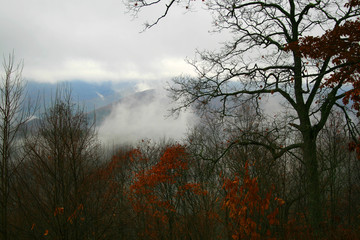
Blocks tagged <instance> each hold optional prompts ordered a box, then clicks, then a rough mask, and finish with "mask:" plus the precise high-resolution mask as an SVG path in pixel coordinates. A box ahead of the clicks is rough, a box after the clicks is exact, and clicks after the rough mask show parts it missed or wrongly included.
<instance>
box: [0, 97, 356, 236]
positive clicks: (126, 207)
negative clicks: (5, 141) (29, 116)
mask: <svg viewBox="0 0 360 240" xmlns="http://www.w3.org/2000/svg"><path fill="white" fill-rule="evenodd" d="M59 93H60V92H59ZM266 124H267V123H264V122H263V121H262V118H260V117H259V115H258V114H257V113H256V112H255V111H254V110H253V109H252V108H251V107H250V106H244V108H243V109H242V114H241V116H240V117H239V118H237V119H236V121H231V122H230V121H224V119H219V118H217V117H216V116H214V115H212V116H210V115H207V116H203V117H202V121H201V123H200V124H198V125H197V126H196V127H194V128H193V129H192V130H191V131H189V133H188V135H187V137H186V139H184V140H183V141H182V142H181V143H179V142H173V141H170V140H169V141H165V140H164V141H158V142H153V141H150V140H143V141H140V142H139V143H138V144H137V145H136V146H131V145H127V146H118V147H114V149H112V150H105V149H104V148H103V147H102V146H101V144H100V142H99V141H98V140H97V136H96V131H95V128H94V124H93V121H92V120H89V119H88V117H87V115H86V114H85V113H84V111H83V110H82V109H81V108H80V107H79V106H77V105H76V104H74V103H73V102H72V98H71V95H70V94H67V92H66V91H65V92H63V93H62V94H58V95H57V97H56V99H55V100H54V101H53V103H52V106H51V107H50V108H49V109H47V110H46V111H45V112H44V114H43V115H42V116H41V117H40V118H39V119H37V121H36V124H33V126H32V127H31V129H29V128H27V130H26V132H25V133H24V132H23V133H22V134H20V136H21V138H20V140H18V141H16V144H15V145H16V146H17V148H16V149H11V150H12V151H14V152H12V154H11V156H12V157H11V161H10V162H9V165H8V172H10V173H11V174H9V175H8V179H7V184H8V185H7V191H8V192H7V193H8V194H7V195H6V196H7V198H6V199H5V200H6V202H4V200H3V202H2V207H3V206H5V204H4V203H6V207H7V211H8V214H7V215H6V218H2V221H6V238H2V239H312V238H315V236H314V235H313V231H312V229H311V227H310V225H309V222H308V210H307V208H306V206H307V204H306V202H307V201H308V195H307V192H306V188H305V186H304V183H305V182H306V180H305V169H304V164H303V163H302V160H301V159H302V158H301V154H302V152H301V150H297V151H291V152H289V153H287V154H284V155H282V156H281V157H280V158H274V156H273V154H272V153H271V152H270V151H268V150H266V149H264V148H263V147H262V146H260V145H258V146H252V145H244V144H241V143H242V141H241V138H242V137H245V136H244V135H246V140H247V141H249V139H250V138H249V136H250V135H252V136H253V137H254V138H256V139H259V136H267V138H266V139H272V137H271V136H272V132H269V130H268V128H267V127H266ZM344 124H345V122H344V120H342V118H341V115H340V114H337V113H335V112H334V113H333V114H332V115H331V117H330V118H329V121H328V123H327V124H326V126H325V128H324V129H323V130H322V132H321V134H320V137H319V140H318V141H319V143H318V150H317V151H318V153H319V156H320V160H319V163H320V169H321V178H320V179H321V187H322V188H321V193H322V195H321V196H320V197H321V202H322V209H321V211H322V212H323V214H324V215H325V216H326V221H325V222H323V223H322V235H321V238H323V239H356V238H359V236H360V235H359V226H360V219H359V214H360V209H359V202H358V199H360V191H359V190H360V189H359V182H360V181H359V180H360V174H359V173H360V171H359V170H360V164H359V160H358V159H356V156H355V154H354V153H351V152H350V151H348V142H349V137H348V136H347V135H346V133H345V132H344ZM282 131H283V132H282V134H276V135H275V134H274V136H282V137H281V138H280V137H278V138H273V139H272V141H273V144H276V145H278V146H280V147H283V148H286V146H287V144H288V143H289V142H292V141H295V140H296V138H297V137H298V136H296V135H294V134H292V133H289V132H286V131H285V130H282ZM264 139H265V138H264ZM15 145H14V146H15ZM3 159H4V158H3ZM1 193H2V194H3V189H2V192H1ZM2 199H4V198H2ZM2 223H3V224H4V222H2ZM2 233H4V231H3V232H2ZM317 234H318V233H317ZM3 236H4V235H3ZM318 237H319V236H318V235H317V236H316V238H318Z"/></svg>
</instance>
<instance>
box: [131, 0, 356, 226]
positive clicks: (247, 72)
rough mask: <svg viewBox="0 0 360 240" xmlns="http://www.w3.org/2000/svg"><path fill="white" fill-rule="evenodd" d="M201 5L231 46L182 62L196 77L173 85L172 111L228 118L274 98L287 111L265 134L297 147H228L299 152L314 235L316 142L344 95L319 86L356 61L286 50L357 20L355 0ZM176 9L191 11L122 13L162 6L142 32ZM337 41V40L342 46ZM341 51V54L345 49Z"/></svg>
mask: <svg viewBox="0 0 360 240" xmlns="http://www.w3.org/2000/svg"><path fill="white" fill-rule="evenodd" d="M206 2H207V3H206V4H207V6H208V8H209V10H210V11H212V13H213V16H214V27H215V30H217V31H219V32H230V33H231V34H232V40H229V41H228V42H226V43H224V45H223V48H222V49H221V50H220V51H219V52H214V51H203V52H198V56H199V57H198V59H195V60H193V61H190V64H191V65H193V67H194V69H195V70H196V72H197V73H198V76H197V77H195V78H194V77H184V76H182V77H178V78H175V79H174V81H173V84H171V86H170V92H171V93H172V96H173V99H174V100H175V101H177V102H178V103H179V106H178V108H176V109H174V111H175V112H176V111H179V110H181V109H183V108H187V107H189V106H192V105H196V106H197V107H198V108H199V109H200V110H205V111H209V110H211V111H213V112H217V113H219V114H221V115H222V116H223V117H232V116H234V114H235V115H236V114H237V113H236V112H234V111H233V110H234V109H235V110H236V108H237V107H238V106H240V105H241V104H243V103H244V102H249V101H254V102H255V104H256V106H257V110H258V111H259V112H260V111H261V106H262V102H263V100H262V99H263V98H265V97H269V98H271V97H272V96H276V97H277V99H280V100H279V101H280V102H281V103H283V104H284V105H285V106H286V107H287V108H288V111H287V113H288V118H287V121H286V122H283V123H282V124H281V125H277V126H276V128H274V129H272V130H274V131H272V132H273V134H272V136H274V134H276V133H277V132H280V130H281V129H282V128H291V129H292V130H293V131H295V132H298V133H299V135H300V136H301V138H300V140H299V141H298V142H288V143H287V145H286V146H281V145H278V144H276V142H272V141H268V139H266V136H263V137H261V136H259V138H258V140H256V139H249V140H244V139H239V141H234V143H237V144H242V145H245V144H249V145H250V144H252V145H254V144H255V145H258V146H262V147H264V148H265V149H267V150H268V151H269V152H270V153H271V154H272V156H273V158H275V159H277V158H279V157H281V156H282V155H283V154H285V153H287V152H289V151H293V150H296V149H298V148H300V149H301V150H302V159H301V162H302V164H303V166H304V167H305V175H306V194H307V201H306V202H307V208H308V211H309V219H310V224H311V226H312V228H313V229H314V230H315V231H316V232H318V230H320V223H321V222H322V221H323V220H324V218H323V213H322V204H321V197H320V194H321V192H320V185H319V162H318V157H317V141H316V140H317V136H318V134H319V132H320V130H321V129H322V128H323V127H324V125H325V123H326V121H327V119H328V117H329V114H330V112H331V109H333V107H334V106H335V105H336V103H337V101H339V100H341V99H342V98H344V96H345V94H344V91H343V90H341V88H342V87H343V86H344V84H345V82H346V78H342V79H340V80H339V81H334V82H333V83H332V85H330V86H329V85H326V84H325V83H326V82H327V79H329V78H331V77H332V76H333V74H335V73H338V72H340V71H341V70H342V69H343V68H344V67H347V66H356V64H359V62H360V61H359V58H358V57H357V58H356V57H353V56H352V60H351V61H346V60H345V61H342V62H341V64H338V63H335V62H334V61H332V60H333V59H334V58H335V57H336V54H338V53H336V52H335V53H333V54H328V55H326V56H323V57H319V58H317V59H312V58H307V57H306V56H304V55H302V54H301V53H300V52H299V49H298V48H296V47H288V46H290V45H292V46H296V44H297V43H298V42H299V41H300V40H301V38H302V37H304V36H312V35H314V34H319V33H320V34H323V33H325V31H327V30H333V29H335V27H337V26H342V25H343V24H344V23H345V22H347V21H354V20H355V19H356V18H357V17H358V16H359V15H360V10H359V6H358V4H357V3H356V2H355V1H346V0H344V1H338V0H328V1H298V0H269V1H268V0H266V1H265V0H264V1H263V0H260V1H255V0H246V1H243V0H213V1H211V0H210V1H206ZM176 4H180V5H181V4H185V5H186V6H187V8H189V7H191V2H190V1H187V0H184V1H175V0H169V1H158V0H149V1H148V0H140V1H136V2H135V3H134V2H132V1H129V8H130V9H131V10H133V11H134V12H135V13H136V14H137V13H138V12H139V10H140V9H141V8H144V7H156V6H157V7H163V9H164V12H163V15H161V16H160V17H159V18H158V19H156V20H155V21H154V22H152V23H150V24H148V25H146V27H147V28H150V27H153V26H154V25H156V24H157V23H158V22H159V20H161V19H163V18H164V17H165V16H166V15H167V14H168V13H169V10H170V8H172V7H173V6H175V5H176ZM338 37H339V39H337V42H341V43H345V42H346V41H348V40H349V38H347V37H343V38H340V36H338ZM335 47H337V46H335ZM342 51H345V52H346V49H343V50H342ZM352 55H354V54H352ZM351 69H353V68H351ZM350 75H351V74H350ZM209 105H210V106H211V107H210V108H209ZM234 145H235V144H231V146H234Z"/></svg>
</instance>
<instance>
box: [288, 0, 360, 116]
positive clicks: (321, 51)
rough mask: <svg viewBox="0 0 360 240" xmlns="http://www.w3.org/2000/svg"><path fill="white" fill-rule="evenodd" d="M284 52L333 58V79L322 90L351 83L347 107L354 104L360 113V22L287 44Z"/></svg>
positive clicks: (350, 4) (355, 1)
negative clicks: (351, 102)
mask: <svg viewBox="0 0 360 240" xmlns="http://www.w3.org/2000/svg"><path fill="white" fill-rule="evenodd" d="M359 5H360V2H359V1H358V0H351V1H349V2H348V3H347V4H346V5H345V7H356V6H359ZM285 50H292V51H295V52H297V53H298V54H301V55H302V56H303V57H306V58H310V59H318V60H326V59H331V61H332V63H333V65H334V66H335V67H334V69H336V70H334V71H333V72H332V74H331V75H330V77H328V78H327V79H325V82H324V83H323V85H322V86H321V87H330V88H333V87H334V86H336V85H337V84H339V83H340V84H351V85H352V89H350V90H348V91H346V92H345V97H344V98H343V102H344V104H348V103H349V101H350V100H351V101H353V104H352V107H353V108H354V109H355V110H356V111H358V114H359V110H360V19H359V18H358V19H356V20H354V21H346V22H345V23H344V24H343V25H337V26H335V27H334V28H333V29H331V30H328V31H326V32H325V34H324V35H322V36H320V37H313V36H307V37H304V38H301V39H300V40H299V42H292V43H290V44H288V46H287V47H286V48H285Z"/></svg>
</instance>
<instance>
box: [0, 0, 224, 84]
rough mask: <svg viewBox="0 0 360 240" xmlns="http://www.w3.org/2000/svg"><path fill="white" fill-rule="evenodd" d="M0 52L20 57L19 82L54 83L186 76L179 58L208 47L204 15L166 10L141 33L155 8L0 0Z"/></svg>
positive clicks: (111, 2) (198, 10) (93, 0)
mask: <svg viewBox="0 0 360 240" xmlns="http://www.w3.org/2000/svg"><path fill="white" fill-rule="evenodd" d="M0 2H1V6H2V7H1V8H0V46H1V48H0V49H1V50H0V52H1V54H2V55H7V54H9V53H11V52H12V51H14V52H15V57H16V59H17V60H20V59H23V60H24V70H23V76H24V78H26V79H30V80H35V81H42V82H55V81H63V80H66V81H69V80H72V79H81V80H85V81H104V80H110V81H128V80H142V81H143V80H147V79H149V80H156V79H169V78H171V77H174V76H177V75H179V74H181V73H191V72H192V68H191V67H190V66H188V65H187V64H186V63H185V61H184V59H185V58H187V57H188V58H193V57H194V52H195V49H196V48H199V49H215V48H216V47H217V46H218V45H217V43H219V42H220V41H222V39H221V36H219V35H216V34H213V33H209V30H210V29H211V17H210V14H209V12H207V11H205V10H203V9H202V8H203V7H204V5H203V3H202V2H201V1H199V2H198V3H196V4H195V5H196V6H195V8H194V11H192V12H188V11H186V10H185V9H184V8H182V7H176V8H173V9H172V10H171V11H170V14H169V16H168V17H167V18H166V19H164V21H162V22H161V23H160V24H159V25H158V26H156V27H154V28H152V29H150V30H148V31H145V32H144V33H140V31H141V30H143V23H145V22H146V21H147V20H149V21H151V20H153V19H154V18H155V17H156V16H159V12H155V11H153V9H150V10H148V11H143V12H141V13H140V15H139V18H136V19H133V17H132V16H131V15H130V14H125V12H126V9H125V6H124V4H123V2H122V1H121V0H86V1H85V0H71V1H66V0H65V1H64V0H51V1H48V0H32V1H29V0H0Z"/></svg>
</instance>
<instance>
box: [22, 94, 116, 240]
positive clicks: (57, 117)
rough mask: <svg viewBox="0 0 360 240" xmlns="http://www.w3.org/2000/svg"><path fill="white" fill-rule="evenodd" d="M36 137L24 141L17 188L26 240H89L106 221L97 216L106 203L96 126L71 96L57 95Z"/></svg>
mask: <svg viewBox="0 0 360 240" xmlns="http://www.w3.org/2000/svg"><path fill="white" fill-rule="evenodd" d="M34 131H35V132H34V133H32V134H31V135H30V134H29V136H27V138H26V139H25V143H24V147H23V148H24V150H25V151H26V153H27V155H26V159H25V160H24V164H23V167H22V170H21V171H20V170H19V171H18V173H19V174H18V175H17V182H16V183H17V185H18V186H17V188H16V190H17V192H16V195H17V196H19V197H18V199H16V200H17V202H16V203H17V205H18V206H19V208H20V212H21V213H22V215H23V218H24V221H25V222H24V223H23V225H22V226H19V227H20V228H22V229H23V234H24V235H23V237H24V238H25V237H29V238H32V239H41V238H42V237H43V235H48V236H49V237H52V238H56V239H84V238H87V239H88V238H90V236H93V235H92V234H93V232H96V233H97V232H104V229H103V228H102V227H104V228H105V227H107V224H106V223H105V222H103V218H102V217H103V215H101V214H100V215H96V216H94V213H95V212H96V213H99V212H100V211H99V208H100V207H101V206H100V204H98V202H101V203H102V199H101V197H100V196H99V195H97V194H100V193H99V192H98V191H96V190H95V187H96V188H97V187H98V185H99V184H100V178H99V177H98V175H99V174H98V171H100V170H99V169H98V165H99V160H100V148H99V144H98V141H97V138H96V132H95V129H94V125H93V124H92V123H91V122H90V121H89V120H88V118H87V115H86V114H85V113H84V112H83V110H82V109H81V108H80V107H78V106H77V105H76V104H74V103H73V102H72V97H71V93H70V90H66V89H65V90H64V91H61V90H59V91H58V92H57V95H56V98H55V100H54V101H53V103H52V106H51V107H50V108H49V109H45V112H44V113H43V115H42V117H41V118H40V119H38V126H37V128H34ZM103 187H104V188H107V186H103ZM98 198H100V200H99V199H98ZM106 213H108V212H106ZM104 214H105V213H104ZM109 215H110V214H109ZM111 216H112V215H111ZM99 220H101V221H102V222H99ZM100 223H101V224H102V226H101V224H100ZM32 225H33V227H31V226H32ZM96 227H99V228H101V229H96ZM102 234H103V233H102ZM97 239H104V237H98V238H97Z"/></svg>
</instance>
